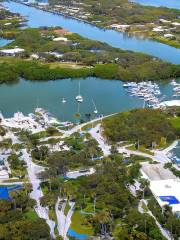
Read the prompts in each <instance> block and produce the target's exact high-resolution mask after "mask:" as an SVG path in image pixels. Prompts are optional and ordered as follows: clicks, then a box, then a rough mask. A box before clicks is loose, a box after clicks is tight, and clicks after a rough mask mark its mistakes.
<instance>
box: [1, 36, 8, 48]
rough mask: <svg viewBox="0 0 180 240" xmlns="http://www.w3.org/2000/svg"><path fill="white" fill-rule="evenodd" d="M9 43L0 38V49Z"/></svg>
mask: <svg viewBox="0 0 180 240" xmlns="http://www.w3.org/2000/svg"><path fill="white" fill-rule="evenodd" d="M10 42H11V40H7V39H4V38H0V47H3V46H5V45H6V44H8V43H10Z"/></svg>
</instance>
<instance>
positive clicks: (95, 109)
mask: <svg viewBox="0 0 180 240" xmlns="http://www.w3.org/2000/svg"><path fill="white" fill-rule="evenodd" d="M92 102H93V105H94V113H95V114H97V113H98V110H97V108H96V104H95V102H94V100H93V99H92Z"/></svg>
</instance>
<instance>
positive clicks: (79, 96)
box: [75, 81, 83, 103]
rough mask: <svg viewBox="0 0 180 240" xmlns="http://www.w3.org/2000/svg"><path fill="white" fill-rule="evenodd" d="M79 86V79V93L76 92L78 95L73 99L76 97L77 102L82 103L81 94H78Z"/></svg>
mask: <svg viewBox="0 0 180 240" xmlns="http://www.w3.org/2000/svg"><path fill="white" fill-rule="evenodd" d="M80 87H81V85H80V81H79V93H78V95H77V96H76V97H75V99H76V101H77V102H80V103H82V102H83V97H82V96H81V94H80Z"/></svg>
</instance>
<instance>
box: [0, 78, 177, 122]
mask: <svg viewBox="0 0 180 240" xmlns="http://www.w3.org/2000/svg"><path fill="white" fill-rule="evenodd" d="M79 81H80V84H81V92H80V93H81V94H82V96H83V102H82V103H79V102H77V100H76V99H75V97H76V96H77V93H78V85H79ZM124 84H125V83H123V82H121V81H117V80H102V79H99V78H93V77H89V78H86V79H79V80H71V79H64V80H57V81H48V82H40V81H39V82H38V81H33V82H31V81H25V80H23V79H21V80H20V81H19V82H18V83H14V84H11V85H5V84H2V85H1V87H0V110H1V111H2V113H3V115H4V116H5V117H11V116H12V115H13V114H14V113H15V112H19V111H20V112H23V113H24V114H28V113H30V112H32V111H33V109H35V108H36V107H42V108H44V109H46V110H48V111H49V112H51V113H52V114H53V115H55V116H56V117H57V118H58V119H59V120H61V121H76V118H75V115H76V113H79V114H80V118H82V119H84V120H85V121H87V120H88V116H89V114H90V117H91V118H94V117H95V116H96V115H99V114H103V115H108V114H112V113H115V112H119V111H125V110H128V109H133V108H138V107H143V106H144V99H143V98H142V96H136V95H137V94H135V95H134V96H131V95H132V94H131V93H128V92H127V88H125V87H124ZM141 84H142V83H140V84H138V86H139V85H140V86H141ZM156 88H157V93H159V91H160V93H161V95H156V97H155V98H154V97H153V99H157V98H158V99H159V101H162V100H163V101H168V100H172V99H173V97H172V95H173V86H172V85H171V84H168V83H165V82H164V83H163V82H162V83H160V84H158V86H157V87H156ZM151 94H152V93H151ZM151 94H148V93H147V95H148V97H150V96H151ZM153 96H154V93H153ZM162 96H163V99H162ZM146 99H147V96H146ZM147 103H148V102H147Z"/></svg>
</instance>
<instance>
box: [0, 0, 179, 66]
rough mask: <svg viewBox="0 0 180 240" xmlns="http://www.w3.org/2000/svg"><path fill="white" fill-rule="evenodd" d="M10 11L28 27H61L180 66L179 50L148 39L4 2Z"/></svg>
mask: <svg viewBox="0 0 180 240" xmlns="http://www.w3.org/2000/svg"><path fill="white" fill-rule="evenodd" d="M4 6H6V7H8V8H9V10H10V11H12V12H16V13H20V14H21V15H24V16H27V17H28V23H27V24H28V26H29V27H40V26H49V27H50V26H61V27H64V28H66V29H68V30H70V31H72V32H75V33H78V34H80V35H82V36H84V37H87V38H90V39H94V40H99V41H102V42H106V43H108V44H110V45H111V46H113V47H117V48H122V49H125V50H132V51H137V52H143V53H146V54H149V55H153V56H156V57H159V58H161V59H163V60H165V61H169V62H172V63H178V64H180V49H176V48H174V47H171V46H168V45H166V44H162V43H159V42H156V41H153V40H149V39H140V38H136V37H132V36H128V35H127V34H123V33H119V32H116V31H113V30H104V29H100V28H97V27H95V26H92V25H90V24H87V23H84V22H81V21H78V20H75V19H71V18H68V17H64V16H61V15H57V14H53V13H48V12H45V11H41V10H38V9H35V8H33V7H28V6H25V5H22V4H19V3H15V2H11V1H9V2H5V3H4Z"/></svg>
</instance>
